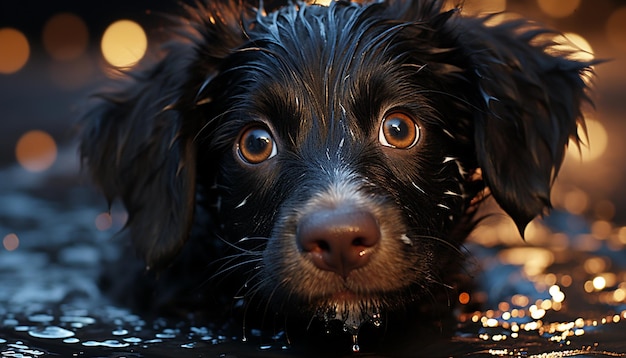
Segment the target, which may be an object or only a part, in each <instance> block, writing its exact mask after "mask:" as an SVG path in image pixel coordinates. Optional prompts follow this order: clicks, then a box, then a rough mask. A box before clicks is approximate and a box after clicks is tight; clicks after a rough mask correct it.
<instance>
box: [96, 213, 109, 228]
mask: <svg viewBox="0 0 626 358" xmlns="http://www.w3.org/2000/svg"><path fill="white" fill-rule="evenodd" d="M112 225H113V218H111V214H109V213H101V214H99V215H98V216H96V229H98V230H100V231H105V230H108V229H110V228H111V226H112Z"/></svg>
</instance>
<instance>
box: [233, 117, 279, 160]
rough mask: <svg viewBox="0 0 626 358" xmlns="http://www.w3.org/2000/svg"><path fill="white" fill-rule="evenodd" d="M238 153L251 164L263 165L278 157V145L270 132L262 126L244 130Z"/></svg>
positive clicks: (238, 145) (240, 138)
mask: <svg viewBox="0 0 626 358" xmlns="http://www.w3.org/2000/svg"><path fill="white" fill-rule="evenodd" d="M237 151H238V152H239V156H240V157H241V159H243V160H244V161H246V162H247V163H249V164H259V163H262V162H264V161H266V160H268V159H270V158H272V157H273V156H275V155H276V153H277V150H276V143H274V138H273V137H272V135H271V134H270V132H269V131H268V130H267V129H266V128H264V127H261V126H254V127H249V128H247V129H244V131H243V132H242V133H241V136H240V137H239V142H238V144H237Z"/></svg>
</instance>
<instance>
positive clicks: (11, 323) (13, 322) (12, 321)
mask: <svg viewBox="0 0 626 358" xmlns="http://www.w3.org/2000/svg"><path fill="white" fill-rule="evenodd" d="M18 324H19V322H18V321H17V320H16V319H14V318H7V319H5V320H4V322H3V323H2V325H3V326H17V325H18Z"/></svg>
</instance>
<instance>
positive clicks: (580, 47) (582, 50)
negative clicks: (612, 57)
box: [553, 32, 594, 61]
mask: <svg viewBox="0 0 626 358" xmlns="http://www.w3.org/2000/svg"><path fill="white" fill-rule="evenodd" d="M554 42H555V43H557V44H558V45H556V46H553V49H554V50H556V51H559V52H565V53H567V52H573V53H572V54H571V55H569V56H568V58H570V59H572V60H578V61H590V60H593V58H594V55H593V48H592V47H591V44H589V41H587V39H585V38H584V37H582V36H581V35H579V34H577V33H574V32H566V33H563V34H559V35H557V36H555V37H554Z"/></svg>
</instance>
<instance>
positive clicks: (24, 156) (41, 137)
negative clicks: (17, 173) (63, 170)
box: [15, 130, 57, 172]
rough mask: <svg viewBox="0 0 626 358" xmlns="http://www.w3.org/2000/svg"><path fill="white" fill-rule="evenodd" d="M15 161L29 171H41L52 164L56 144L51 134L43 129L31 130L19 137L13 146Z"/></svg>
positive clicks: (54, 158) (54, 159)
mask: <svg viewBox="0 0 626 358" xmlns="http://www.w3.org/2000/svg"><path fill="white" fill-rule="evenodd" d="M15 157H16V159H17V162H18V163H19V164H20V165H21V166H22V167H23V168H24V169H26V170H28V171H31V172H42V171H44V170H47V169H48V168H50V167H51V166H52V164H54V162H55V161H56V158H57V145H56V142H55V141H54V139H53V138H52V136H51V135H50V134H48V133H46V132H44V131H40V130H32V131H29V132H26V133H25V134H24V135H22V136H21V137H20V139H19V140H18V141H17V145H16V146H15Z"/></svg>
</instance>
